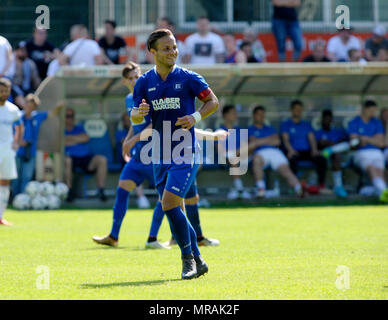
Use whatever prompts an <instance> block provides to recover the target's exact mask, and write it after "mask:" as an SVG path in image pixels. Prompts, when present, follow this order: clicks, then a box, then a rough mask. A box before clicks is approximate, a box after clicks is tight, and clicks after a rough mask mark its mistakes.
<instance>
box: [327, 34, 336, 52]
mask: <svg viewBox="0 0 388 320" xmlns="http://www.w3.org/2000/svg"><path fill="white" fill-rule="evenodd" d="M327 52H330V53H335V37H333V38H330V39H329V42H328V43H327Z"/></svg>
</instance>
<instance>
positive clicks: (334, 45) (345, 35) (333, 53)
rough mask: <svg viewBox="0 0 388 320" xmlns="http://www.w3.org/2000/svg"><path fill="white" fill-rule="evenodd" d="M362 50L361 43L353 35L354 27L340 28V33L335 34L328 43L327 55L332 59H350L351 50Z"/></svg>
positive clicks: (341, 60)
mask: <svg viewBox="0 0 388 320" xmlns="http://www.w3.org/2000/svg"><path fill="white" fill-rule="evenodd" d="M350 49H357V50H361V43H360V40H358V38H357V37H355V36H354V35H352V29H345V28H343V29H338V35H336V36H333V37H331V38H330V39H329V42H328V43H327V56H328V58H329V59H330V60H331V61H334V62H335V61H338V62H344V61H349V50H350Z"/></svg>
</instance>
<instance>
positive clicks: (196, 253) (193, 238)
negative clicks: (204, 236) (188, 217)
mask: <svg viewBox="0 0 388 320" xmlns="http://www.w3.org/2000/svg"><path fill="white" fill-rule="evenodd" d="M189 230H190V239H191V250H192V251H193V255H194V257H198V256H200V255H201V253H200V252H199V248H198V244H197V234H196V233H195V230H194V228H193V226H192V225H191V223H190V222H189Z"/></svg>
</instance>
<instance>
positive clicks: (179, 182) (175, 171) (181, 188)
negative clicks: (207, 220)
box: [153, 163, 199, 198]
mask: <svg viewBox="0 0 388 320" xmlns="http://www.w3.org/2000/svg"><path fill="white" fill-rule="evenodd" d="M198 166H199V165H198V164H185V163H182V164H179V165H177V164H155V165H153V168H154V176H155V183H156V189H157V190H158V193H159V196H160V197H162V196H163V191H164V189H166V190H167V191H170V192H172V193H173V194H175V195H177V196H178V197H181V198H185V197H186V194H187V193H188V191H189V189H190V187H191V185H192V184H193V182H194V180H195V177H196V175H197V171H198Z"/></svg>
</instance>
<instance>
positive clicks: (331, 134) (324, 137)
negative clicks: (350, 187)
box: [315, 109, 348, 198]
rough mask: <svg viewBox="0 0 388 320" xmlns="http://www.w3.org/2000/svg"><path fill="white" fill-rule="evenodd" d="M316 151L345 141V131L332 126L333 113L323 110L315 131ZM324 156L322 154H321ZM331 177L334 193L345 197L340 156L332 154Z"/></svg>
mask: <svg viewBox="0 0 388 320" xmlns="http://www.w3.org/2000/svg"><path fill="white" fill-rule="evenodd" d="M315 139H316V140H317V144H318V149H319V150H324V149H326V148H328V147H331V146H334V145H337V144H338V143H341V142H343V141H346V140H347V134H346V131H345V130H344V129H342V128H335V127H334V125H333V112H332V111H331V110H328V109H326V110H323V111H322V117H321V129H319V130H317V131H315ZM322 154H323V155H325V153H324V152H322ZM330 158H331V165H332V175H333V182H334V193H335V194H336V195H337V196H338V197H341V198H345V197H347V195H348V194H347V192H346V190H345V188H344V186H343V182H342V169H341V154H340V153H333V154H332V155H331V157H330Z"/></svg>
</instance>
